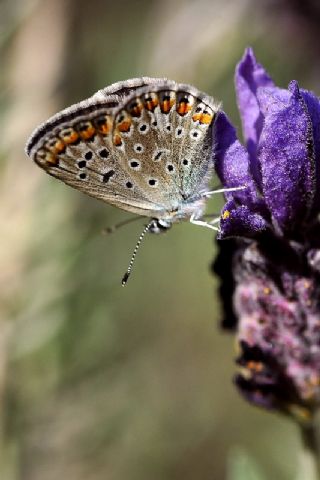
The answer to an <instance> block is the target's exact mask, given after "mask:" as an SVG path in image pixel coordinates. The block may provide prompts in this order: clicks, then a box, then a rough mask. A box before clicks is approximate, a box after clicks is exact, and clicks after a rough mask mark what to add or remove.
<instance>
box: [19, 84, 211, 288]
mask: <svg viewBox="0 0 320 480" xmlns="http://www.w3.org/2000/svg"><path fill="white" fill-rule="evenodd" d="M219 111H220V105H219V103H218V102H216V101H215V100H214V99H213V98H211V97H210V96H208V95H206V94H205V93H202V92H200V91H199V90H197V89H196V88H195V87H193V86H191V85H185V84H181V83H176V82H174V81H172V80H168V79H164V78H149V77H141V78H135V79H131V80H126V81H121V82H117V83H115V84H113V85H111V86H108V87H106V88H104V89H102V90H99V91H98V92H97V93H95V94H94V95H93V96H92V97H90V98H88V99H87V100H84V101H82V102H80V103H77V104H75V105H72V106H71V107H69V108H66V109H64V110H62V111H61V112H59V113H57V114H56V115H54V116H53V117H51V118H50V119H49V120H48V121H46V122H45V123H43V124H42V125H40V126H39V127H38V128H37V129H36V130H35V131H34V132H33V134H32V135H31V137H30V139H29V140H28V142H27V145H26V153H27V154H28V155H29V156H30V157H31V159H32V160H34V162H35V163H36V164H37V165H38V166H39V167H41V168H42V169H43V170H45V171H46V172H47V173H48V174H49V175H52V176H53V177H56V178H58V179H59V180H62V181H63V182H64V183H66V184H67V185H70V186H71V187H73V188H76V189H77V190H80V191H82V192H84V193H86V194H88V195H90V196H92V197H94V198H97V199H100V200H102V201H104V202H106V203H108V204H111V205H114V206H116V207H119V208H121V209H123V210H126V211H128V212H132V213H135V214H138V215H142V216H144V217H149V218H150V221H149V223H148V225H147V226H146V227H145V229H144V230H143V232H142V234H141V235H140V237H139V240H138V243H137V245H136V248H135V250H134V252H133V255H132V258H131V261H130V264H129V267H128V270H127V272H126V275H125V276H124V277H123V280H122V284H123V285H124V284H125V283H126V282H127V280H128V278H129V275H130V272H131V268H132V264H133V260H134V257H135V255H136V252H137V250H138V247H139V245H140V243H141V241H142V238H143V236H144V235H145V233H146V232H147V231H150V232H152V233H160V232H162V231H165V230H167V229H169V228H170V227H171V226H172V225H173V224H174V223H177V222H180V221H183V220H188V221H190V222H192V223H195V224H198V225H202V226H205V227H208V228H212V229H214V230H217V227H215V226H214V225H213V223H214V222H206V221H204V220H203V214H204V210H205V206H206V200H207V198H208V197H209V196H210V194H212V193H213V192H210V191H209V190H208V184H209V181H210V179H211V178H212V176H213V171H214V161H213V151H212V150H213V126H214V123H215V119H216V118H217V115H218V114H219Z"/></svg>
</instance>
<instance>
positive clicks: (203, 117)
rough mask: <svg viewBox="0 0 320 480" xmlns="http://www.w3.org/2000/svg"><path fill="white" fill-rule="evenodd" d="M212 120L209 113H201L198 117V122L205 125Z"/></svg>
mask: <svg viewBox="0 0 320 480" xmlns="http://www.w3.org/2000/svg"><path fill="white" fill-rule="evenodd" d="M212 120H213V115H211V114H210V113H203V114H202V115H201V118H200V123H205V124H206V125H209V124H210V123H211V122H212Z"/></svg>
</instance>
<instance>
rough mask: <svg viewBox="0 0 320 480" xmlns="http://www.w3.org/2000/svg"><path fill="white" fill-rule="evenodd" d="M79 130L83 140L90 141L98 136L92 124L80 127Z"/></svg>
mask: <svg viewBox="0 0 320 480" xmlns="http://www.w3.org/2000/svg"><path fill="white" fill-rule="evenodd" d="M78 130H79V134H80V137H81V138H82V140H90V139H91V138H92V137H94V135H95V134H96V129H95V128H94V126H93V125H92V123H91V122H86V123H84V124H80V125H78Z"/></svg>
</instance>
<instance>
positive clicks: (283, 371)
mask: <svg viewBox="0 0 320 480" xmlns="http://www.w3.org/2000/svg"><path fill="white" fill-rule="evenodd" d="M235 80H236V93H237V100H238V106H239V110H240V115H241V119H242V124H243V135H244V139H245V143H246V147H244V146H243V145H242V144H241V143H240V141H239V140H238V138H237V135H236V131H235V128H234V127H233V125H232V124H231V123H230V121H229V119H228V118H227V116H226V115H225V114H224V113H222V114H221V115H220V116H219V118H218V120H217V125H216V171H217V174H218V176H219V178H220V180H221V182H222V183H223V185H224V186H225V187H233V186H238V185H246V186H247V188H246V189H245V190H241V191H236V192H232V193H227V194H226V199H227V203H226V205H225V206H224V208H223V210H222V216H221V224H220V229H221V231H220V234H219V239H220V240H226V241H225V242H219V244H220V249H221V251H220V255H219V258H218V260H217V261H216V263H215V270H216V271H217V273H218V274H220V275H221V277H222V285H221V290H222V294H223V301H224V303H225V305H226V306H227V307H228V310H227V314H228V317H227V318H226V319H225V322H224V325H225V326H228V327H230V326H231V327H236V328H237V337H238V340H239V346H240V355H239V358H238V359H237V363H238V365H239V373H238V374H237V376H236V378H235V381H236V384H237V386H238V388H239V389H240V392H241V393H242V394H243V395H244V396H245V398H246V399H247V400H249V401H250V402H252V403H253V404H255V405H259V406H263V407H265V408H268V409H276V410H280V411H282V412H285V413H288V414H291V415H294V416H295V417H298V418H300V419H301V418H309V417H311V416H312V413H313V412H314V410H315V409H316V407H318V406H319V405H320V282H319V278H320V221H319V218H320V217H319V213H320V102H319V100H318V98H317V97H316V96H315V95H314V94H313V93H311V92H308V91H306V90H302V89H300V88H299V86H298V83H297V82H296V81H292V82H290V84H289V86H288V89H281V88H278V87H276V86H275V85H274V83H273V81H272V79H271V78H270V76H269V75H268V74H267V73H266V71H265V70H264V68H263V67H262V66H261V65H260V64H258V63H257V61H256V59H255V57H254V54H253V52H252V50H251V49H247V50H246V52H245V54H244V56H243V58H242V60H241V61H240V63H239V64H238V66H237V69H236V78H235ZM228 239H231V240H228ZM226 255H227V256H226ZM226 258H227V261H226ZM228 266H229V268H228ZM232 292H233V308H232V309H231V308H230V302H231V295H232ZM228 303H229V305H228Z"/></svg>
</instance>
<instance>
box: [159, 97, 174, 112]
mask: <svg viewBox="0 0 320 480" xmlns="http://www.w3.org/2000/svg"><path fill="white" fill-rule="evenodd" d="M175 102H176V101H175V99H174V98H170V100H163V101H162V102H161V103H160V108H161V112H162V113H169V112H170V110H171V108H172V107H173V105H174V104H175Z"/></svg>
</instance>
